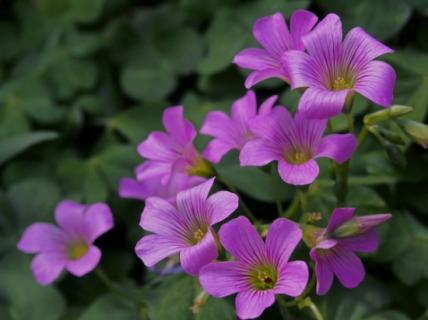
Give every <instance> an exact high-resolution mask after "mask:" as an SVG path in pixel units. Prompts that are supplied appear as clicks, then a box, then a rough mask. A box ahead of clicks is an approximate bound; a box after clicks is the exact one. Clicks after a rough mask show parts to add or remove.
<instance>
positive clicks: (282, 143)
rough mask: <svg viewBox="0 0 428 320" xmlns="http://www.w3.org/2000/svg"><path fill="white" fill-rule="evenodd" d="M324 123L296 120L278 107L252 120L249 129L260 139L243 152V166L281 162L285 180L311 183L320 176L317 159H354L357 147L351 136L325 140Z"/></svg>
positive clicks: (280, 173) (333, 136)
mask: <svg viewBox="0 0 428 320" xmlns="http://www.w3.org/2000/svg"><path fill="white" fill-rule="evenodd" d="M325 127H326V121H324V120H309V119H304V118H303V117H302V116H300V114H297V115H296V117H295V118H294V119H293V118H292V117H291V115H290V113H289V112H288V111H287V109H285V108H283V107H276V108H274V109H273V110H272V112H271V113H270V114H269V115H267V116H263V117H257V119H253V120H252V122H251V124H250V128H251V130H252V132H254V133H255V135H256V136H257V138H256V139H254V140H252V141H250V142H248V143H247V144H246V145H245V146H244V148H243V149H242V150H241V154H240V161H241V166H249V165H251V166H263V165H266V164H268V163H270V162H271V161H278V171H279V175H280V176H281V178H282V180H284V181H285V182H287V183H289V184H292V185H306V184H310V183H312V182H313V181H314V180H315V179H316V177H317V176H318V174H319V167H318V164H317V162H316V159H317V158H320V157H327V158H330V159H333V160H335V161H336V162H337V163H343V162H345V161H347V160H348V159H350V158H351V156H352V153H353V152H354V150H355V148H356V145H357V143H356V139H355V137H354V136H353V135H352V134H330V135H328V136H325V137H323V136H322V135H323V132H324V130H325Z"/></svg>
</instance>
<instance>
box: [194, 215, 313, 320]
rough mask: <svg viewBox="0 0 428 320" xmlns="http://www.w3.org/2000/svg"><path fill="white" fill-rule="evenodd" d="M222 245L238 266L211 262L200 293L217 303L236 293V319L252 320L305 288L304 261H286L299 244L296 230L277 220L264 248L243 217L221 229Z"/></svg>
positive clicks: (293, 225) (201, 278)
mask: <svg viewBox="0 0 428 320" xmlns="http://www.w3.org/2000/svg"><path fill="white" fill-rule="evenodd" d="M219 235H220V241H221V243H222V245H223V246H224V248H225V249H226V250H227V251H228V252H229V253H230V254H232V255H233V256H234V257H235V259H236V260H234V261H227V262H214V263H211V264H209V265H207V266H205V267H204V268H203V269H202V270H201V272H200V275H199V281H200V282H201V285H202V287H203V289H204V290H205V291H206V292H208V293H209V294H210V295H212V296H214V297H216V298H223V297H226V296H229V295H232V294H235V293H237V294H238V295H237V296H236V313H237V315H238V317H239V318H240V319H254V318H257V317H259V316H260V315H261V314H262V313H263V311H264V310H265V309H266V308H268V307H270V306H271V305H272V304H273V303H274V302H275V295H276V294H285V295H288V296H291V297H297V296H299V295H300V294H302V292H303V290H304V289H305V287H306V284H307V282H308V267H307V265H306V263H305V262H304V261H292V262H290V261H289V258H290V256H291V254H292V252H293V250H294V249H295V248H296V246H297V245H298V243H299V242H300V240H301V238H302V231H301V230H300V228H299V226H298V225H297V224H296V223H294V222H292V221H290V220H287V219H284V218H279V219H276V220H275V221H274V222H273V223H272V225H271V226H270V229H269V232H268V234H267V236H266V242H263V240H262V238H261V236H260V235H259V234H258V233H257V230H256V228H255V227H254V226H253V225H252V224H251V223H250V221H249V220H248V219H247V218H245V217H242V216H241V217H239V218H236V219H233V220H232V221H230V222H228V223H226V224H224V225H223V226H222V227H221V229H220V233H219Z"/></svg>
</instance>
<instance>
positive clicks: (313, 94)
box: [298, 87, 350, 119]
mask: <svg viewBox="0 0 428 320" xmlns="http://www.w3.org/2000/svg"><path fill="white" fill-rule="evenodd" d="M349 92H350V90H340V91H329V90H325V89H321V88H315V87H311V88H308V89H306V90H305V92H304V93H303V95H302V97H301V98H300V101H299V106H298V109H299V113H301V114H302V116H304V117H305V118H308V119H328V118H332V117H334V116H337V115H338V114H339V113H340V112H341V111H342V109H343V106H344V104H345V100H346V97H347V96H348V94H349Z"/></svg>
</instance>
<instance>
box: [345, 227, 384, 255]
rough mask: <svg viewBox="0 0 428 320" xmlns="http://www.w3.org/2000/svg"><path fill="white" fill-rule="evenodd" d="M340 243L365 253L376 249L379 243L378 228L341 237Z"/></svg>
mask: <svg viewBox="0 0 428 320" xmlns="http://www.w3.org/2000/svg"><path fill="white" fill-rule="evenodd" d="M340 243H341V245H343V246H345V247H347V248H348V249H349V250H352V251H357V252H363V253H369V252H374V251H376V249H377V247H378V244H379V243H378V238H377V232H376V229H371V230H368V231H366V232H364V233H362V234H360V235H358V236H355V237H350V238H345V239H340Z"/></svg>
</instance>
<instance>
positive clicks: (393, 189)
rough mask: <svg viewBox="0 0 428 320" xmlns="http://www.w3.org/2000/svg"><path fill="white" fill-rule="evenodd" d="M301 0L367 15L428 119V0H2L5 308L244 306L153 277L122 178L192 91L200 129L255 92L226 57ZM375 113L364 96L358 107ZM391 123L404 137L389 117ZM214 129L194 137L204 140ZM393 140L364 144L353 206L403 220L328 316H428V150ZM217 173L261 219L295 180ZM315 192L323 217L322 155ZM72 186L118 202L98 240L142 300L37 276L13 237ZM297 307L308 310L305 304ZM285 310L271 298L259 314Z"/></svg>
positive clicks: (81, 315) (0, 196)
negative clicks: (200, 299) (170, 110)
mask: <svg viewBox="0 0 428 320" xmlns="http://www.w3.org/2000/svg"><path fill="white" fill-rule="evenodd" d="M298 8H309V9H311V10H313V11H314V12H316V13H317V14H318V15H319V16H323V15H324V14H326V13H328V12H336V13H338V14H339V15H341V17H342V19H343V22H344V26H345V28H347V29H349V28H351V27H353V26H362V27H363V28H365V29H366V30H367V31H368V32H370V33H372V34H373V35H374V36H376V37H377V38H379V39H381V40H383V41H386V42H387V43H388V44H389V45H390V46H392V47H393V48H395V49H396V52H395V54H393V55H388V56H387V57H385V59H386V60H388V61H389V62H390V63H392V64H393V65H394V67H395V68H396V70H397V72H398V81H397V85H396V91H395V92H396V94H395V103H396V104H405V105H410V106H413V107H414V108H415V112H414V113H412V114H410V115H409V116H408V118H409V119H413V120H417V121H425V120H426V118H427V111H428V41H427V39H428V1H427V0H352V1H351V0H348V1H341V0H317V1H312V2H311V1H309V0H251V1H248V0H247V1H244V0H206V1H201V0H170V1H155V0H153V1H135V0H134V1H132V0H14V1H12V0H2V1H0V319H4V320H7V319H14V320H21V319H25V320H33V319H34V320H39V319H52V320H56V319H64V320H66V319H81V320H83V319H85V320H97V319H154V320H164V319H180V320H181V319H183V320H187V319H198V320H202V319H234V318H235V317H234V310H233V304H232V303H233V301H231V300H215V299H209V300H208V302H207V304H206V305H204V306H202V308H201V310H200V312H199V313H198V314H197V315H196V316H193V315H192V313H191V312H190V309H189V308H190V306H191V305H192V304H193V299H194V297H195V295H196V294H197V292H196V291H193V290H192V289H191V288H193V287H195V282H194V280H192V279H191V278H189V277H182V276H169V277H167V278H166V280H163V281H162V282H161V284H160V285H159V284H157V282H158V281H159V279H158V278H157V277H154V276H153V275H152V274H149V273H147V272H144V270H143V267H142V265H141V263H140V262H139V261H137V258H136V257H135V256H134V254H133V247H134V244H135V242H136V240H137V239H138V238H139V237H140V236H141V231H140V229H139V227H138V220H139V214H140V212H141V208H142V204H141V203H139V202H137V201H130V200H121V199H119V198H118V196H117V187H118V185H117V184H118V181H119V178H120V177H122V176H132V175H133V168H134V166H136V165H137V164H138V163H139V161H140V159H139V157H138V155H137V154H136V151H135V146H136V144H137V143H138V142H139V141H141V140H142V139H144V138H145V137H146V135H147V134H148V133H149V132H150V131H151V130H154V129H157V128H159V127H160V125H161V123H160V119H161V114H162V111H163V109H164V108H165V107H167V106H169V105H174V104H180V103H183V104H184V105H185V112H186V116H187V117H188V118H189V119H191V120H192V121H193V122H194V123H195V124H196V126H198V127H199V126H200V125H201V122H202V120H203V117H204V115H205V114H206V113H207V112H208V111H210V110H213V109H224V110H228V109H229V107H230V103H231V102H232V101H233V100H234V99H236V98H238V97H240V96H242V95H243V94H244V92H245V90H244V87H243V79H244V77H245V72H243V71H241V70H238V69H237V68H236V67H234V66H232V64H231V61H232V58H233V56H234V54H235V53H237V52H238V51H239V50H241V49H242V48H244V47H247V46H251V45H255V42H254V40H253V39H252V36H251V29H252V24H253V23H254V21H255V20H256V19H257V18H258V17H260V16H263V15H267V14H271V13H274V12H276V11H280V12H283V13H284V14H285V15H286V16H289V15H290V14H291V13H292V12H293V10H295V9H298ZM257 93H258V96H259V98H263V97H267V96H269V95H271V94H274V93H280V95H281V96H280V101H281V103H283V104H285V105H287V106H289V107H290V108H291V109H294V108H295V105H296V102H297V99H298V95H296V93H294V92H290V91H289V90H288V88H287V87H286V86H285V85H284V84H283V83H280V82H279V81H273V80H272V81H268V82H266V83H264V84H261V85H259V86H258V87H257ZM374 110H377V107H375V106H372V105H369V104H368V103H367V102H366V101H365V100H363V99H357V102H356V106H355V109H354V112H355V115H356V116H357V119H359V120H361V117H362V115H363V114H364V113H365V112H368V111H374ZM360 123H361V122H360ZM333 126H334V128H335V129H336V130H343V129H345V128H346V121H345V119H344V118H342V117H340V116H339V117H337V118H336V119H334V121H333ZM383 130H389V131H390V132H392V133H397V127H396V125H394V124H387V125H384V127H383ZM206 141H207V139H205V138H199V139H198V145H199V146H203V145H204V144H205V143H206ZM384 147H385V144H380V143H379V141H378V140H376V139H375V138H373V137H371V136H370V137H369V138H368V139H367V141H365V143H364V145H363V146H362V147H361V148H359V150H358V152H357V153H356V155H355V156H354V158H353V159H352V164H351V178H350V196H349V201H348V202H349V204H351V205H352V206H354V207H357V208H358V210H359V212H364V213H379V212H386V211H389V212H392V213H393V215H394V218H393V220H392V221H391V222H390V223H389V224H387V225H385V226H383V227H382V228H381V230H380V231H381V240H382V241H381V247H380V250H379V252H378V253H377V254H376V255H372V256H368V257H366V259H365V264H366V267H367V271H368V274H369V276H368V278H367V280H366V281H365V282H364V284H363V285H362V286H361V287H359V288H358V289H356V290H346V289H343V288H339V287H335V288H334V290H333V292H332V293H331V294H329V295H328V296H327V297H326V298H322V299H319V303H320V305H321V309H322V312H323V313H325V315H326V319H335V320H344V319H347V320H348V319H352V320H359V319H366V320H368V319H369V320H383V319H385V320H386V319H388V320H406V319H418V318H419V317H420V319H428V268H427V266H428V200H427V199H428V198H427V194H428V170H427V168H428V155H427V154H426V153H425V152H423V151H422V149H420V148H419V147H417V146H410V144H409V142H408V141H406V143H405V145H404V146H399V147H398V146H395V145H394V147H393V150H386V151H387V152H385V150H384ZM390 157H392V159H390ZM397 157H398V158H397ZM394 159H395V160H396V161H392V160H394ZM397 159H398V161H397ZM403 161H404V162H406V163H407V166H405V167H402V166H400V165H399V164H402V163H403ZM218 170H219V171H220V172H221V173H222V174H223V175H224V176H225V177H226V178H227V179H228V181H229V182H230V183H232V184H233V185H235V186H236V187H237V188H238V189H239V190H240V191H242V192H243V194H244V195H245V196H248V197H249V198H252V199H254V200H256V201H252V202H250V203H251V205H252V207H254V209H255V210H256V211H257V216H259V217H260V218H261V219H265V220H266V221H267V222H268V221H269V219H271V218H273V217H275V206H274V202H275V199H276V197H277V196H276V195H280V197H281V199H283V200H284V202H287V201H290V200H291V197H292V192H293V191H292V189H291V188H289V187H288V186H286V185H284V184H283V183H281V182H280V181H272V180H271V177H270V175H269V173H268V172H266V171H264V170H261V169H258V168H247V169H242V168H240V167H239V165H238V162H237V161H236V155H232V156H230V157H228V159H226V160H225V161H223V163H222V164H221V165H219V167H218ZM311 192H312V194H311V197H310V203H309V206H310V208H311V209H312V210H314V211H320V212H322V213H323V214H324V215H326V214H329V212H331V209H332V208H333V207H334V192H333V184H332V182H331V180H329V177H328V163H327V162H325V163H323V168H322V175H321V176H320V179H319V180H318V181H317V183H316V184H315V185H314V186H313V188H312V190H311ZM62 198H72V199H75V200H77V201H82V202H95V201H107V202H108V203H109V204H110V205H111V207H112V209H113V212H114V213H115V220H116V224H117V228H115V230H114V231H113V232H111V233H110V234H108V235H106V236H104V237H102V239H100V243H99V245H100V246H101V247H102V249H103V252H104V253H103V254H104V255H103V259H102V263H101V264H102V267H103V268H104V269H105V270H106V272H107V273H108V274H109V275H110V276H111V277H112V278H113V279H114V280H115V281H116V282H117V283H119V285H120V289H121V290H120V291H125V292H127V293H128V294H129V295H131V296H133V297H134V298H135V299H137V300H138V302H139V303H138V307H136V306H135V304H133V303H130V302H129V299H126V298H124V297H123V296H121V295H118V294H116V293H115V292H110V291H109V290H108V288H106V287H104V285H103V284H102V283H101V282H100V281H99V280H98V279H97V278H96V277H95V276H94V275H93V274H91V275H88V276H86V277H84V278H82V279H76V278H72V277H71V276H68V275H67V276H65V275H64V276H63V277H62V278H61V280H60V281H59V283H58V285H57V286H52V287H47V288H44V287H40V286H38V285H37V284H36V283H35V282H34V281H33V279H32V278H31V274H30V271H29V263H30V259H29V257H27V256H24V255H23V254H21V253H18V252H17V250H16V249H15V243H16V241H17V239H18V237H19V235H20V233H21V232H22V230H23V229H24V228H25V227H26V226H27V225H28V224H30V223H32V222H34V221H50V220H52V211H53V208H54V207H55V205H56V203H57V202H58V201H59V200H60V199H62ZM195 290H196V289H195ZM294 311H295V310H294ZM294 311H293V312H294ZM424 315H425V316H424ZM295 317H296V319H310V317H311V316H310V315H309V314H308V313H306V311H297V312H296V315H295ZM279 318H280V316H279V310H278V309H277V308H271V309H270V310H268V311H267V312H266V314H265V316H264V319H279Z"/></svg>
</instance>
